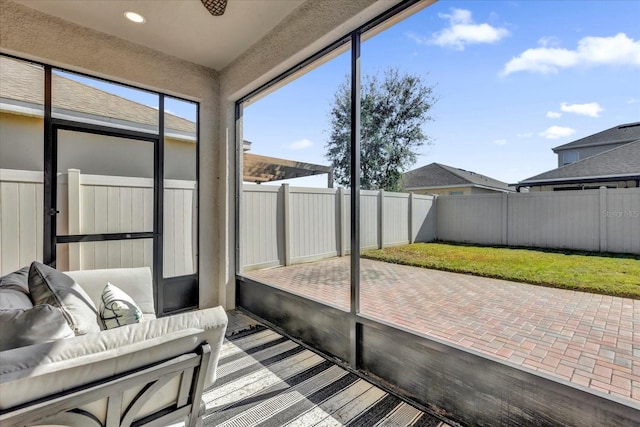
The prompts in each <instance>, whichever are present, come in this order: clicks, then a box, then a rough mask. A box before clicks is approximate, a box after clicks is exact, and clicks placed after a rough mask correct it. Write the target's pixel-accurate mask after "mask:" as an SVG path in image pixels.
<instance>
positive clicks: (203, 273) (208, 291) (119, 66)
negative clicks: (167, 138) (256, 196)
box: [0, 0, 233, 307]
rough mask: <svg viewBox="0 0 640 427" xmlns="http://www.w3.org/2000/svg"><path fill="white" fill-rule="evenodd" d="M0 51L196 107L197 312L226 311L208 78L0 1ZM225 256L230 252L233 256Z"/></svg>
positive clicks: (221, 181) (220, 181) (214, 109)
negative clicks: (206, 309) (216, 308)
mask: <svg viewBox="0 0 640 427" xmlns="http://www.w3.org/2000/svg"><path fill="white" fill-rule="evenodd" d="M0 28H1V31H0V51H1V52H3V53H9V54H13V55H16V56H20V57H23V58H27V59H33V60H37V61H41V62H44V63H48V64H52V65H56V66H60V67H64V68H67V69H71V70H73V71H80V72H84V73H87V74H91V75H94V76H98V77H104V78H109V79H112V80H116V81H119V82H123V83H128V84H131V85H134V86H138V87H142V88H146V89H150V90H157V91H161V92H164V93H166V94H169V95H174V96H178V97H182V98H186V99H190V100H193V101H197V102H199V103H200V117H199V120H200V212H201V213H202V215H201V217H202V219H203V220H202V221H201V223H200V267H199V270H200V306H201V307H210V306H214V305H218V304H221V303H224V302H225V300H224V298H221V297H220V296H221V287H224V286H226V285H227V283H222V280H221V276H220V272H221V271H226V266H225V264H226V263H227V262H228V261H229V260H228V257H226V256H224V255H223V254H226V253H227V250H226V248H225V246H224V244H225V242H226V240H225V234H226V229H225V224H227V222H228V218H227V216H228V215H229V214H230V212H229V209H228V206H227V205H226V204H225V203H220V202H219V201H220V200H221V199H222V200H224V199H223V197H221V196H222V195H226V191H221V190H220V189H221V188H225V187H226V185H227V178H228V176H229V175H228V170H229V168H228V165H227V163H226V162H227V157H226V150H225V149H224V147H223V146H222V143H224V140H222V141H220V140H219V139H218V138H219V136H220V133H219V132H218V130H219V128H220V122H219V115H218V108H219V102H218V101H219V81H218V73H217V72H215V71H214V70H211V69H208V68H206V67H202V66H200V65H196V64H192V63H189V62H186V61H182V60H180V59H178V58H175V57H172V56H168V55H165V54H162V53H160V52H157V51H154V50H151V49H148V48H145V47H142V46H139V45H136V44H133V43H131V42H129V41H126V40H123V39H119V38H117V37H113V36H110V35H107V34H104V33H100V32H97V31H94V30H91V29H88V28H84V27H81V26H78V25H75V24H72V23H70V22H67V21H63V20H61V19H59V18H55V17H52V16H48V15H45V14H43V13H40V12H37V11H35V10H33V9H29V8H27V7H24V6H21V5H18V4H16V3H13V2H10V1H7V0H0ZM231 252H233V251H232V250H231Z"/></svg>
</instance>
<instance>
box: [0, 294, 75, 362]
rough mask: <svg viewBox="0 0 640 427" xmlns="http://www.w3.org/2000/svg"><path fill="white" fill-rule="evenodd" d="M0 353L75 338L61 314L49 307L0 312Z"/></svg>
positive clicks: (45, 305) (42, 306) (41, 306)
mask: <svg viewBox="0 0 640 427" xmlns="http://www.w3.org/2000/svg"><path fill="white" fill-rule="evenodd" d="M0 325H2V333H0V351H4V350H9V349H11V348H17V347H24V346H27V345H32V344H39V343H43V342H48V341H52V340H59V339H65V338H71V337H73V336H75V334H74V333H73V331H72V330H71V328H70V327H69V325H68V324H67V320H66V319H65V318H64V316H63V315H62V312H61V311H60V310H59V309H58V308H56V307H53V306H51V305H48V304H44V305H36V306H34V307H31V308H28V309H26V310H25V309H15V310H0Z"/></svg>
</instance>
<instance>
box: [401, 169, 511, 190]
mask: <svg viewBox="0 0 640 427" xmlns="http://www.w3.org/2000/svg"><path fill="white" fill-rule="evenodd" d="M402 184H403V188H404V189H405V190H415V189H419V188H434V187H460V186H468V185H471V186H478V187H484V188H493V189H496V190H499V191H513V188H512V187H509V184H507V183H506V182H502V181H498V180H497V179H493V178H489V177H488V176H484V175H481V174H479V173H475V172H471V171H467V170H464V169H458V168H454V167H452V166H447V165H443V164H440V163H431V164H429V165H426V166H422V167H421V168H417V169H414V170H411V171H409V172H406V173H404V174H403V176H402Z"/></svg>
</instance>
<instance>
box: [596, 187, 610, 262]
mask: <svg viewBox="0 0 640 427" xmlns="http://www.w3.org/2000/svg"><path fill="white" fill-rule="evenodd" d="M599 206H600V211H599V214H600V242H599V245H598V246H599V247H600V252H607V251H608V249H609V245H608V243H607V215H606V210H607V187H605V186H602V187H600V203H599Z"/></svg>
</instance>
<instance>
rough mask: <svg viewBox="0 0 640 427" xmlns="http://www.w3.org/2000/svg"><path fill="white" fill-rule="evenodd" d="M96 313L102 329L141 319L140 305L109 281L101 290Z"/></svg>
mask: <svg viewBox="0 0 640 427" xmlns="http://www.w3.org/2000/svg"><path fill="white" fill-rule="evenodd" d="M98 313H99V316H100V326H102V329H113V328H118V327H120V326H124V325H131V324H132V323H140V322H141V321H142V310H140V307H138V305H137V304H136V303H135V301H134V300H133V299H132V298H131V297H130V296H129V295H127V293H126V292H124V291H123V290H122V289H120V288H119V287H117V286H115V285H113V284H111V283H107V286H105V287H104V290H103V291H102V299H101V301H100V307H99V308H98Z"/></svg>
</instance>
